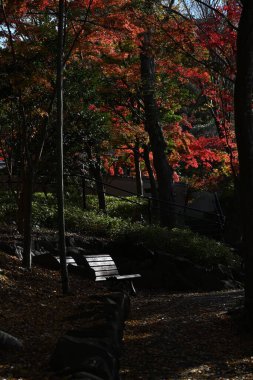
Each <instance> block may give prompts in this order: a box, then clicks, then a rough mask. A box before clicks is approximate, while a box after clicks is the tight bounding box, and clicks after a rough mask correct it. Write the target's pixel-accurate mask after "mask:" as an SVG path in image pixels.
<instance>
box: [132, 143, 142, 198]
mask: <svg viewBox="0 0 253 380" xmlns="http://www.w3.org/2000/svg"><path fill="white" fill-rule="evenodd" d="M133 151H134V166H135V179H136V192H137V195H139V196H143V181H142V176H141V165H140V142H139V139H136V142H135V146H134V149H133Z"/></svg>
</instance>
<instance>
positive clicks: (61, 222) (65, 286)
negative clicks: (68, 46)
mask: <svg viewBox="0 0 253 380" xmlns="http://www.w3.org/2000/svg"><path fill="white" fill-rule="evenodd" d="M64 12H65V9H64V0H59V9H58V40H57V78H56V94H57V164H58V173H57V199H58V230H59V255H60V265H61V280H62V291H63V294H66V293H68V292H69V280H68V270H67V264H66V242H65V218H64V182H63V41H64Z"/></svg>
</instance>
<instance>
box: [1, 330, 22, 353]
mask: <svg viewBox="0 0 253 380" xmlns="http://www.w3.org/2000/svg"><path fill="white" fill-rule="evenodd" d="M22 348H23V343H22V342H21V340H19V339H17V338H15V337H14V336H12V335H10V334H7V333H6V332H4V331H0V349H5V350H6V349H10V350H21V349H22Z"/></svg>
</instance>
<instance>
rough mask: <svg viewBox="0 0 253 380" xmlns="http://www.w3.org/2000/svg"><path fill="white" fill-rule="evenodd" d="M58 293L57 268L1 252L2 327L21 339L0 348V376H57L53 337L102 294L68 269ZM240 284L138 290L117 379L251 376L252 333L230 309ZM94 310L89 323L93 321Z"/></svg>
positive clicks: (31, 379)
mask: <svg viewBox="0 0 253 380" xmlns="http://www.w3.org/2000/svg"><path fill="white" fill-rule="evenodd" d="M70 280H71V281H70V283H71V288H72V294H71V295H68V296H65V297H63V296H62V295H61V285H60V278H59V273H57V272H54V271H49V270H46V269H40V268H34V269H33V270H32V272H27V271H24V269H22V268H21V267H20V262H19V261H18V259H16V258H11V257H9V256H6V255H5V254H2V253H0V297H1V307H0V330H3V331H6V332H8V333H9V334H12V335H14V336H16V337H17V338H19V339H21V340H22V341H23V343H24V349H23V351H21V352H17V353H15V352H11V351H10V352H6V351H3V350H0V379H8V380H17V379H19V380H35V379H36V380H46V379H56V377H55V375H54V374H53V373H50V372H49V371H48V370H49V367H48V363H49V359H50V355H51V354H52V352H53V349H54V346H55V344H56V342H57V340H58V338H59V337H60V336H61V335H62V334H64V332H66V331H67V330H69V329H73V328H78V327H79V326H78V325H79V323H81V324H83V321H80V320H78V319H77V320H73V319H72V318H71V316H72V315H73V314H75V313H77V312H78V310H79V308H80V305H83V307H84V308H86V306H87V307H88V308H89V297H90V296H91V295H94V294H98V293H99V292H100V293H103V289H100V290H98V288H96V287H95V285H94V283H93V282H89V281H85V280H83V279H81V278H78V277H76V276H74V275H71V278H70ZM242 300H243V293H242V291H238V290H237V291H229V292H225V291H224V292H215V293H194V294H183V293H181V294H179V293H178V294H170V293H168V292H165V291H162V290H161V291H156V292H151V291H145V292H144V291H139V292H138V294H137V297H135V298H132V313H131V318H130V319H129V320H128V322H127V324H126V328H125V338H124V349H123V355H122V358H121V376H122V380H125V379H126V380H137V379H143V380H144V379H145V380H156V379H159V380H174V379H184V380H187V379H189V380H190V379H201V380H202V379H205V378H207V379H212V380H219V379H223V380H225V379H238V380H244V379H246V380H249V379H253V338H252V336H250V335H249V334H247V333H246V332H244V331H239V330H238V327H237V325H236V324H235V323H234V322H233V320H232V319H231V318H230V317H229V316H228V314H227V310H229V309H233V308H234V307H235V306H237V305H239V304H240V303H241V302H242ZM92 322H93V320H92V313H91V316H90V320H87V321H86V323H87V326H89V325H91V326H92Z"/></svg>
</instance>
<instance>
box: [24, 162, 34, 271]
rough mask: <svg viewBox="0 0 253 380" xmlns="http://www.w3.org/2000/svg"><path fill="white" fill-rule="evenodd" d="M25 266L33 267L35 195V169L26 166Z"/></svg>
mask: <svg viewBox="0 0 253 380" xmlns="http://www.w3.org/2000/svg"><path fill="white" fill-rule="evenodd" d="M23 181H24V182H23V192H22V202H23V207H22V208H23V244H24V247H23V266H24V267H25V268H27V269H31V267H32V256H31V243H32V195H33V169H32V168H30V167H26V168H25V170H24V178H23Z"/></svg>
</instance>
